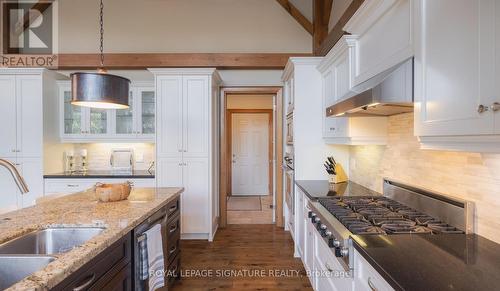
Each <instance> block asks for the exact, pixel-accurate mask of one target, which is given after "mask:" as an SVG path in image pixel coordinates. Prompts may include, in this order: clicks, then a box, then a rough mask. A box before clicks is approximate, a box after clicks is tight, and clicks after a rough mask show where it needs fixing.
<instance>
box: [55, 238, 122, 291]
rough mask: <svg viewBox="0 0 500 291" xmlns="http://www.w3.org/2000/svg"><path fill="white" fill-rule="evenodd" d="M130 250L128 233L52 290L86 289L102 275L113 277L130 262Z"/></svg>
mask: <svg viewBox="0 0 500 291" xmlns="http://www.w3.org/2000/svg"><path fill="white" fill-rule="evenodd" d="M131 252H132V250H131V235H130V234H128V235H126V236H125V237H124V238H122V239H121V240H119V241H118V242H116V243H114V244H113V245H112V246H110V247H109V248H107V249H106V250H104V251H103V252H102V253H101V254H99V255H98V256H97V257H96V258H94V259H93V260H91V261H90V262H88V263H87V264H85V265H84V266H83V267H81V268H80V269H79V270H78V271H76V272H75V273H73V274H72V275H70V276H69V277H68V278H67V279H66V280H64V281H63V282H62V283H60V284H59V285H57V286H56V287H54V288H53V289H52V290H75V289H76V290H88V289H89V288H90V286H92V285H94V284H96V283H99V280H100V279H101V278H103V277H107V278H113V277H114V276H116V274H118V273H119V272H120V271H121V270H122V269H123V268H124V267H125V266H127V264H129V263H130V260H131ZM78 288H80V289H78Z"/></svg>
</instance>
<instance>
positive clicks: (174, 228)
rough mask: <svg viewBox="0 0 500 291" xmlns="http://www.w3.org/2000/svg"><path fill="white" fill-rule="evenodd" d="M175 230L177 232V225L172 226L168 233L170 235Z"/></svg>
mask: <svg viewBox="0 0 500 291" xmlns="http://www.w3.org/2000/svg"><path fill="white" fill-rule="evenodd" d="M176 230H177V224H176V225H172V226H171V227H170V231H169V232H170V233H172V232H174V231H176Z"/></svg>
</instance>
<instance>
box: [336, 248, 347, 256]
mask: <svg viewBox="0 0 500 291" xmlns="http://www.w3.org/2000/svg"><path fill="white" fill-rule="evenodd" d="M348 254H349V249H347V248H341V247H336V248H335V256H336V257H337V258H341V257H347V255H348Z"/></svg>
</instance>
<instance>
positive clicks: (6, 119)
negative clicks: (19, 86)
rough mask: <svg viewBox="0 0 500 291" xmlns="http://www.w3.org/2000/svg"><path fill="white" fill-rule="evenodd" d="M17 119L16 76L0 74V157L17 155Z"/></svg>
mask: <svg viewBox="0 0 500 291" xmlns="http://www.w3.org/2000/svg"><path fill="white" fill-rule="evenodd" d="M16 119H17V116H16V78H15V77H14V76H0V124H1V125H2V126H0V157H15V156H16V150H17V145H16V140H17V137H16V132H17V129H16ZM0 208H1V206H0Z"/></svg>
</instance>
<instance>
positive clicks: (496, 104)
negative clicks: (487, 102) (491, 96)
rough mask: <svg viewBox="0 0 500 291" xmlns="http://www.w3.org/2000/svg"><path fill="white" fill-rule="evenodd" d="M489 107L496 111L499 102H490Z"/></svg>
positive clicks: (499, 104) (499, 105)
mask: <svg viewBox="0 0 500 291" xmlns="http://www.w3.org/2000/svg"><path fill="white" fill-rule="evenodd" d="M490 108H491V110H492V111H494V112H496V111H498V110H500V103H498V102H495V103H493V104H491V106H490Z"/></svg>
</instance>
